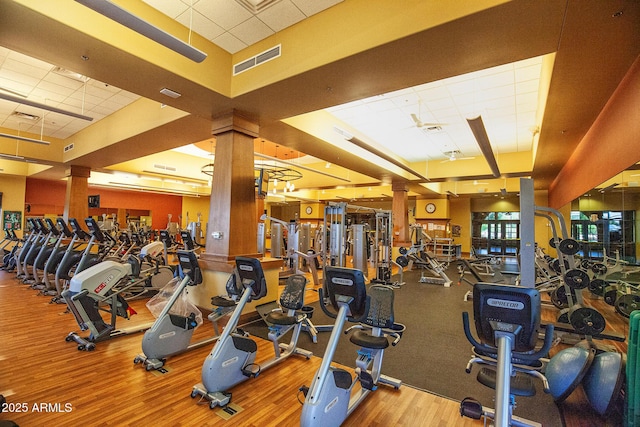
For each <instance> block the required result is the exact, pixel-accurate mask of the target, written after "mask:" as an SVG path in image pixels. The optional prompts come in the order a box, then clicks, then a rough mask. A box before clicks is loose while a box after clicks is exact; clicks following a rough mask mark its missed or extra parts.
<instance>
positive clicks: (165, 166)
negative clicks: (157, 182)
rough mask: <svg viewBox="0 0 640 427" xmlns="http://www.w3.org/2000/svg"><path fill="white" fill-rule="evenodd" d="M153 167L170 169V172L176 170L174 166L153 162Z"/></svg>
mask: <svg viewBox="0 0 640 427" xmlns="http://www.w3.org/2000/svg"><path fill="white" fill-rule="evenodd" d="M153 167H154V168H156V169H162V170H165V171H172V172H175V171H176V168H174V167H173V166H167V165H159V164H154V165H153Z"/></svg>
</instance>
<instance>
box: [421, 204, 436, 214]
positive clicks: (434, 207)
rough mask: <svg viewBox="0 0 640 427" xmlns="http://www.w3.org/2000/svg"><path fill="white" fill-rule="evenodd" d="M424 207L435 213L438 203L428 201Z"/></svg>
mask: <svg viewBox="0 0 640 427" xmlns="http://www.w3.org/2000/svg"><path fill="white" fill-rule="evenodd" d="M424 209H425V210H426V211H427V213H434V212H435V211H436V205H434V204H433V203H427V205H426V206H425V207H424Z"/></svg>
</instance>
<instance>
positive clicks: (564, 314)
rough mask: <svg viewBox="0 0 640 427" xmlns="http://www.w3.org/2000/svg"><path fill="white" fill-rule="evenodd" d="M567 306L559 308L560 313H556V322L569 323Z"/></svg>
mask: <svg viewBox="0 0 640 427" xmlns="http://www.w3.org/2000/svg"><path fill="white" fill-rule="evenodd" d="M569 310H571V309H570V308H569V307H567V308H563V309H562V310H560V314H558V323H567V324H568V323H569Z"/></svg>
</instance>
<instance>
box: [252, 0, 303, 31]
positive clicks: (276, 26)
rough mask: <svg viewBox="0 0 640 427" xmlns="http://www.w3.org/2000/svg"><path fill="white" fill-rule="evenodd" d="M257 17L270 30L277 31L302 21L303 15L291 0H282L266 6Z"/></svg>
mask: <svg viewBox="0 0 640 427" xmlns="http://www.w3.org/2000/svg"><path fill="white" fill-rule="evenodd" d="M257 17H258V18H259V19H260V20H261V21H262V22H264V23H265V24H266V25H267V26H268V27H269V28H271V30H273V31H275V32H278V31H281V30H283V29H285V28H287V27H290V26H292V25H293V24H295V23H297V22H300V21H302V20H303V19H304V18H305V15H304V13H302V12H301V11H300V9H298V8H297V7H296V6H294V4H293V3H292V2H291V0H283V1H281V2H279V3H276V4H274V5H273V6H271V7H268V8H266V9H265V10H263V11H262V12H260V13H259V14H258V15H257Z"/></svg>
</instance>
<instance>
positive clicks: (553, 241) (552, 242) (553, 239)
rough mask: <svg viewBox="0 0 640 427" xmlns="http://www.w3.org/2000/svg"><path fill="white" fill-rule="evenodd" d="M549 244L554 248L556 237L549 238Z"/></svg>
mask: <svg viewBox="0 0 640 427" xmlns="http://www.w3.org/2000/svg"><path fill="white" fill-rule="evenodd" d="M549 246H551V247H552V248H554V249H555V248H556V246H557V245H556V238H555V237H552V238H551V240H549Z"/></svg>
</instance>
